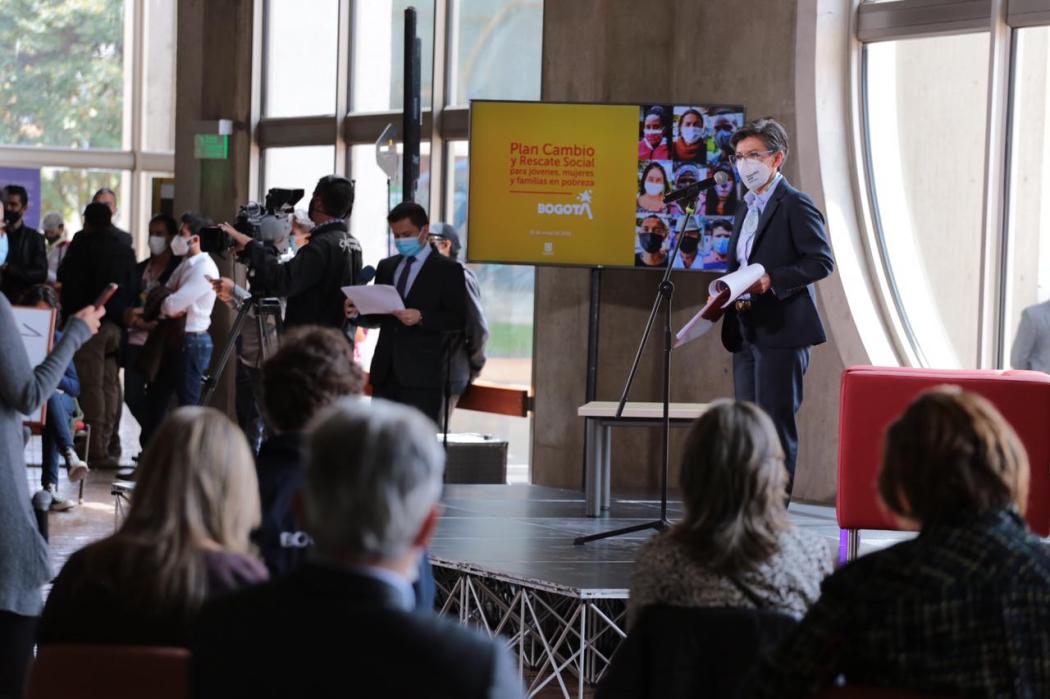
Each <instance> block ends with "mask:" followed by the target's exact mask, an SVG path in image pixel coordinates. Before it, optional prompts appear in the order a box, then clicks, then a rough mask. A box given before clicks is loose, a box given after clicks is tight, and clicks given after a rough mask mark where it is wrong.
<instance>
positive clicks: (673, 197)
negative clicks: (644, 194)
mask: <svg viewBox="0 0 1050 699" xmlns="http://www.w3.org/2000/svg"><path fill="white" fill-rule="evenodd" d="M728 181H729V174H728V173H727V172H726V171H725V170H719V171H718V172H716V173H715V176H714V177H708V178H707V179H706V180H700V181H699V182H694V183H693V184H691V185H689V186H687V187H682V188H681V189H676V190H674V191H673V192H671V193H670V194H668V195H667V196H666V197H664V203H665V204H670V203H671V202H673V201H678V200H679V199H688V198H692V197H695V196H696V195H697V194H699V193H700V192H702V191H704V190H705V189H710V188H711V187H714V186H715V185H716V184H725V183H726V182H728Z"/></svg>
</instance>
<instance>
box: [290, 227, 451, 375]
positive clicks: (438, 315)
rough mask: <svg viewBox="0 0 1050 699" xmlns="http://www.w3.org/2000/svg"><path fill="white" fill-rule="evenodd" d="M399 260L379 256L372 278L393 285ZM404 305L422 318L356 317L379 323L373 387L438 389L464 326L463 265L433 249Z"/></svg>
mask: <svg viewBox="0 0 1050 699" xmlns="http://www.w3.org/2000/svg"><path fill="white" fill-rule="evenodd" d="M310 244H311V245H313V242H311V243H310ZM400 262H401V255H394V256H393V257H388V258H386V259H385V260H381V261H380V262H379V266H378V268H377V269H376V278H375V283H376V284H390V285H391V286H394V285H395V280H394V271H395V270H396V269H397V266H398V264H399V263H400ZM405 307H406V308H415V309H416V310H418V311H419V312H420V313H422V314H423V320H422V322H420V323H418V324H416V325H413V326H411V327H409V326H407V325H405V324H403V323H402V322H401V321H400V320H398V319H397V318H395V317H394V316H392V315H381V316H362V317H360V318H358V321H357V323H358V325H364V326H366V327H379V328H380V332H379V341H378V342H377V343H376V349H375V353H374V354H373V355H372V366H371V369H370V370H369V373H370V377H369V379H370V381H371V383H372V385H373V386H378V385H382V384H384V383H386V382H387V381H396V382H397V383H398V384H400V385H401V386H411V387H414V388H434V389H438V390H440V389H441V388H442V386H443V385H444V376H445V372H446V370H447V367H446V366H445V356H446V354H445V352H446V350H447V349H449V347H450V346H451V345H453V344H454V343H455V342H456V340H457V338H458V337H459V334H460V333H462V332H463V329H464V327H465V325H466V316H467V291H466V282H465V281H464V278H463V267H462V266H461V265H460V264H459V263H458V262H455V261H454V260H450V259H448V258H447V257H442V255H441V254H440V253H438V252H437V251H436V250H431V252H430V254H429V255H428V256H427V259H426V260H425V261H424V262H423V266H422V267H421V268H420V270H419V274H418V275H417V276H416V279H415V282H414V283H413V284H412V288H411V289H410V290H409V292H408V297H407V298H406V299H405Z"/></svg>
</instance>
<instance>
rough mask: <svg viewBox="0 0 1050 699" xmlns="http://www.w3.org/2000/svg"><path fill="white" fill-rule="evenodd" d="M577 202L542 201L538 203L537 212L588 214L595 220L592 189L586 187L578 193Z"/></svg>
mask: <svg viewBox="0 0 1050 699" xmlns="http://www.w3.org/2000/svg"><path fill="white" fill-rule="evenodd" d="M576 202H577V203H575V204H549V203H544V202H540V203H538V204H536V213H539V214H544V215H546V216H586V217H587V218H589V219H591V220H594V214H592V213H591V190H589V189H585V190H583V191H582V192H580V193H579V194H577V195H576Z"/></svg>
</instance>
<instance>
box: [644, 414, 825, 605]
mask: <svg viewBox="0 0 1050 699" xmlns="http://www.w3.org/2000/svg"><path fill="white" fill-rule="evenodd" d="M786 482H787V471H786V470H785V468H784V452H783V450H782V448H781V446H780V440H779V438H778V437H777V433H776V429H775V428H774V427H773V423H772V421H771V420H770V419H769V417H768V416H767V415H766V414H765V413H764V412H762V409H761V408H759V407H758V406H757V405H755V404H753V403H747V402H741V401H731V400H719V401H715V402H714V403H712V404H711V406H710V407H709V408H708V410H707V411H706V412H705V413H704V414H703V415H701V416H700V417H699V418H698V419H697V421H696V422H695V423H694V424H693V426H692V427H691V428H690V430H689V435H688V436H687V437H686V444H685V450H684V453H683V455H682V465H681V475H680V487H681V490H682V499H683V500H684V504H685V510H686V513H685V517H684V519H683V520H682V521H681V522H679V523H678V524H676V525H675V526H674V527H673V528H672V529H671V530H670V531H668V532H665V533H663V534H659V535H657V536H655V537H653V538H652V539H650V540H649V541H648V542H646V544H645V545H644V546H643V547H642V550H641V552H640V553H639V556H638V560H637V562H636V563H635V568H634V574H633V576H632V580H631V595H630V598H629V600H628V619H629V621H630V622H631V623H632V624H633V622H634V621H636V620H637V617H638V615H639V613H640V612H641V610H642V608H644V607H646V606H649V605H657V604H659V605H670V606H679V607H744V608H760V609H765V610H773V611H780V612H785V613H787V614H791V615H793V616H796V617H801V616H802V615H803V614H804V613H805V612H806V609H807V608H808V607H809V606H810V605H811V604H812V603H813V602H814V601H816V599H817V596H818V594H819V591H820V581H821V580H822V579H823V578H824V577H825V576H826V575H828V574H829V573H830V572H831V570H832V566H833V563H834V555H833V552H832V550H831V548H830V546H829V545H828V543H826V542H824V541H823V540H821V539H820V538H819V537H817V536H816V535H814V534H812V533H810V532H807V531H805V530H803V529H799V528H796V527H793V526H792V525H791V524H790V523H789V522H788V519H787V505H786V504H785V501H784V485H785V483H786Z"/></svg>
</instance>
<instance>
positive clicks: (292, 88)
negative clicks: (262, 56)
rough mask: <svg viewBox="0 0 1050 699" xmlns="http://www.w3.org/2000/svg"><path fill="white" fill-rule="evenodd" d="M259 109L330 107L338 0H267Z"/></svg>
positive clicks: (329, 110)
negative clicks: (305, 0) (264, 61)
mask: <svg viewBox="0 0 1050 699" xmlns="http://www.w3.org/2000/svg"><path fill="white" fill-rule="evenodd" d="M265 17H266V43H265V46H266V75H265V80H266V82H265V84H264V86H263V98H264V99H263V114H265V115H266V116H268V117H291V116H309V115H315V114H334V113H335V94H336V65H337V56H338V43H337V42H338V36H339V3H338V1H337V0H310V2H309V3H304V2H302V0H267V3H266V15H265Z"/></svg>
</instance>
